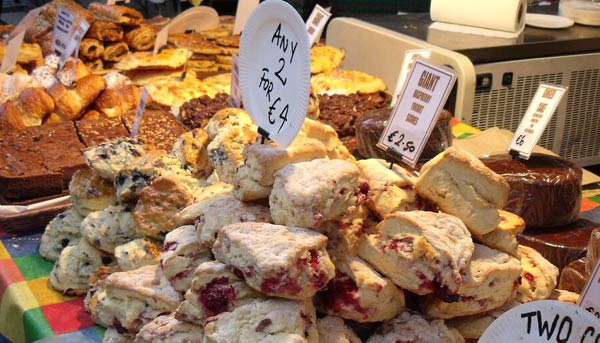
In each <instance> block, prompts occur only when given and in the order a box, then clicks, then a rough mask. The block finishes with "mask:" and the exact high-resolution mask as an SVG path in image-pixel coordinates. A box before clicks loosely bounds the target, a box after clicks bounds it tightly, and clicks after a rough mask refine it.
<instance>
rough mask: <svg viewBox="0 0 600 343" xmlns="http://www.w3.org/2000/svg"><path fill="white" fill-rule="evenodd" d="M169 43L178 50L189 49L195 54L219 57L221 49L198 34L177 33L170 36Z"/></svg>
mask: <svg viewBox="0 0 600 343" xmlns="http://www.w3.org/2000/svg"><path fill="white" fill-rule="evenodd" d="M168 42H169V43H171V44H173V45H174V46H175V47H177V48H182V49H188V50H190V51H192V52H193V53H195V54H206V55H218V54H220V53H221V47H220V46H219V45H217V44H216V43H215V42H212V41H208V40H207V39H206V38H204V37H203V36H202V35H200V34H198V33H175V34H172V35H170V36H169V38H168Z"/></svg>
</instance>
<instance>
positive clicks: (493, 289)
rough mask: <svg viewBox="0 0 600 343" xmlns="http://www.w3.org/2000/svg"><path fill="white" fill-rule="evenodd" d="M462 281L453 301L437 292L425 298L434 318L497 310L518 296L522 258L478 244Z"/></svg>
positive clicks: (427, 310) (426, 310)
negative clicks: (438, 295) (443, 297)
mask: <svg viewBox="0 0 600 343" xmlns="http://www.w3.org/2000/svg"><path fill="white" fill-rule="evenodd" d="M461 274H462V280H463V282H462V284H461V286H460V287H459V289H458V294H457V297H456V298H455V299H452V300H454V301H453V302H447V301H445V300H446V299H441V298H439V297H437V296H436V295H435V294H430V295H428V296H427V297H426V299H423V301H422V302H421V305H422V306H421V307H422V308H423V313H424V314H425V315H427V316H428V317H430V318H441V319H448V318H454V317H461V316H469V315H473V314H478V313H482V312H486V311H490V310H493V309H495V308H498V307H500V306H502V305H503V304H504V303H506V302H507V301H508V300H510V299H512V298H514V297H515V295H516V293H517V289H518V288H519V279H520V278H521V262H520V261H519V260H517V259H516V258H514V257H512V256H510V255H508V254H506V253H503V252H501V251H499V250H495V249H492V248H488V247H487V246H485V245H482V244H475V252H474V253H473V258H472V259H471V263H469V265H468V267H467V268H466V269H465V270H464V271H463V272H462V273H461Z"/></svg>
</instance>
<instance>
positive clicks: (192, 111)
mask: <svg viewBox="0 0 600 343" xmlns="http://www.w3.org/2000/svg"><path fill="white" fill-rule="evenodd" d="M229 99H230V98H229V95H228V94H226V93H219V94H217V95H215V97H214V98H211V97H209V96H208V95H203V96H201V97H199V98H196V99H192V100H190V101H188V102H186V103H184V104H183V105H181V109H180V112H179V114H180V116H181V121H182V122H183V124H184V125H185V126H187V127H188V128H189V129H195V128H197V127H205V126H206V124H207V123H208V120H209V119H210V118H212V116H213V115H214V114H215V113H217V112H218V111H220V110H222V109H224V108H227V107H230V106H231V105H230V104H229Z"/></svg>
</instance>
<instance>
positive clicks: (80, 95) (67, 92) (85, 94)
mask: <svg viewBox="0 0 600 343" xmlns="http://www.w3.org/2000/svg"><path fill="white" fill-rule="evenodd" d="M105 87H106V81H105V80H104V78H103V77H102V76H99V75H95V74H90V75H87V76H85V77H83V78H82V79H80V80H79V81H78V82H77V84H76V85H75V87H74V88H73V89H69V88H67V87H65V85H63V84H62V83H60V82H58V83H56V84H55V85H53V86H52V87H50V89H48V93H49V94H50V95H51V96H52V98H53V99H54V103H55V104H56V113H57V114H58V115H60V116H61V117H63V118H65V119H77V118H79V117H80V116H81V113H82V112H83V110H85V108H86V107H88V106H89V105H90V104H91V103H92V102H94V99H96V97H97V96H98V94H100V92H102V90H104V88H105Z"/></svg>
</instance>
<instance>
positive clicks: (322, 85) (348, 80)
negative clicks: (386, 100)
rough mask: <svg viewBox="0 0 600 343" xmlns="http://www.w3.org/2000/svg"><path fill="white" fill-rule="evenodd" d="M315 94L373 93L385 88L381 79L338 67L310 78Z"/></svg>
mask: <svg viewBox="0 0 600 343" xmlns="http://www.w3.org/2000/svg"><path fill="white" fill-rule="evenodd" d="M310 85H311V87H312V90H313V91H314V92H315V93H317V94H328V95H333V94H353V93H359V92H360V93H375V92H380V91H385V90H386V85H385V82H383V80H382V79H380V78H378V77H376V76H373V75H369V74H367V73H363V72H361V71H356V70H346V69H338V70H334V71H331V72H328V73H320V74H317V75H314V76H313V77H311V79H310Z"/></svg>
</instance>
